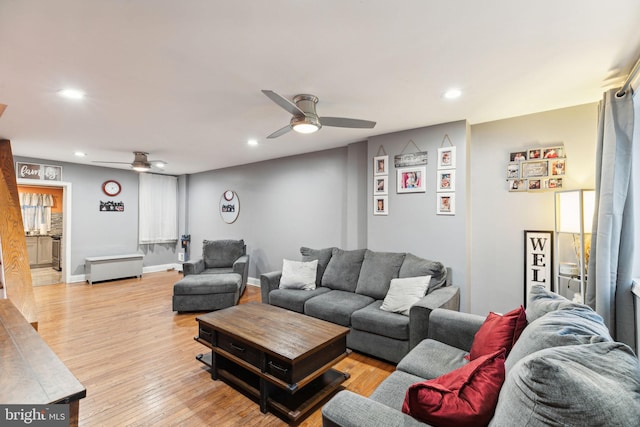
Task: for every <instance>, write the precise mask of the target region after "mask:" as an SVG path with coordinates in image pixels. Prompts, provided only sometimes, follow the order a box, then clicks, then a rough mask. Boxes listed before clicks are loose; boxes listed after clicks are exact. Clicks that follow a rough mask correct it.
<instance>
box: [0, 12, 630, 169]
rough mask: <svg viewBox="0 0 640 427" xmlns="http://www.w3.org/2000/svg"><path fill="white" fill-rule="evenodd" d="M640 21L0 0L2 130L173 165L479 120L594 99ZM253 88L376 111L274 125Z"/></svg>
mask: <svg viewBox="0 0 640 427" xmlns="http://www.w3.org/2000/svg"><path fill="white" fill-rule="evenodd" d="M639 21H640V2H639V1H638V0H608V1H606V2H605V1H602V0H562V1H558V0H538V1H521V0H487V1H473V0H466V1H463V0H447V1H445V0H441V1H432V0H402V1H396V2H391V1H388V0H366V1H365V0H322V1H311V0H270V1H259V0H254V1H249V0H226V1H220V0H183V1H176V0H109V1H104V0H56V1H51V0H0V103H4V104H8V108H7V109H6V111H5V113H4V115H3V117H2V118H1V119H0V137H2V138H7V139H10V140H11V141H12V149H13V153H14V155H18V156H28V157H36V158H42V159H51V160H60V161H67V162H75V163H91V162H93V161H96V160H102V161H122V162H130V161H132V160H133V154H132V151H134V150H140V151H148V152H150V153H151V154H150V158H152V159H153V158H158V159H163V160H166V161H167V162H168V163H169V165H168V167H167V168H166V171H167V172H168V173H171V174H176V175H178V174H184V173H194V172H199V171H204V170H211V169H218V168H223V167H228V166H233V165H238V164H246V163H252V162H256V161H261V160H266V159H272V158H277V157H283V156H287V155H293V154H299V153H305V152H311V151H317V150H322V149H327V148H333V147H339V146H344V145H346V144H349V143H352V142H357V141H364V140H366V139H367V138H368V137H370V136H372V135H380V134H385V133H389V132H395V131H399V130H404V129H411V128H416V127H422V126H428V125H432V124H437V123H445V122H450V121H455V120H462V119H467V120H469V122H470V123H472V124H474V123H481V122H486V121H491V120H496V119H501V118H507V117H514V116H519V115H523V114H528V113H534V112H539V111H546V110H551V109H556V108H561V107H567V106H572V105H579V104H584V103H589V102H595V101H598V100H599V99H600V98H601V96H602V92H603V90H605V89H606V88H610V87H615V86H616V85H619V84H620V83H621V81H622V80H624V78H625V77H626V75H627V73H628V72H629V70H630V68H631V67H632V65H633V63H634V62H635V60H636V59H637V57H638V55H639V54H640V25H638V22H639ZM65 87H75V88H80V89H82V90H84V91H86V93H87V97H86V99H85V100H83V101H81V102H78V101H70V100H66V99H62V98H60V97H59V96H57V95H56V92H57V91H58V90H60V89H62V88H65ZM450 87H459V88H460V89H462V91H463V92H464V94H463V96H462V97H461V98H460V99H458V100H456V101H450V100H445V99H443V98H442V96H441V95H442V93H443V92H444V91H445V90H446V89H448V88H450ZM261 89H270V90H274V91H276V92H279V93H280V94H282V95H284V96H286V97H288V98H289V99H291V98H292V97H293V96H294V95H296V94H298V93H312V94H315V95H317V96H318V97H319V98H320V102H319V103H318V107H317V109H318V114H319V115H320V116H323V115H324V116H342V117H350V118H359V119H367V120H373V121H377V125H376V127H375V128H374V129H342V128H330V127H324V128H322V129H321V130H320V131H319V132H317V133H315V134H312V135H300V134H297V133H295V132H289V133H288V134H286V135H284V136H282V137H280V138H277V139H272V140H267V139H266V136H267V135H269V134H270V133H271V132H273V131H275V130H277V129H279V128H281V127H283V126H285V125H286V124H287V123H288V121H289V118H290V116H289V114H288V113H287V112H286V111H284V110H283V109H281V108H280V107H278V106H277V105H276V104H274V103H273V102H272V101H271V100H269V99H268V98H267V97H266V96H264V95H263V94H262V93H261V92H260V90H261ZM250 138H255V139H257V141H258V142H259V145H258V146H256V147H250V146H248V144H247V140H248V139H250ZM76 150H80V151H84V152H86V153H87V154H88V156H87V157H86V158H85V159H78V158H76V157H74V156H73V152H74V151H76ZM123 167H125V168H126V167H127V166H126V165H123Z"/></svg>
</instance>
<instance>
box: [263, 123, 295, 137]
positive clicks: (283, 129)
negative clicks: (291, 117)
mask: <svg viewBox="0 0 640 427" xmlns="http://www.w3.org/2000/svg"><path fill="white" fill-rule="evenodd" d="M290 130H291V126H290V125H286V126H285V127H283V128H281V129H278V130H277V131H275V132H274V133H272V134H271V135H269V136H268V137H267V139H273V138H277V137H279V136H282V135H284V134H285V133H287V132H289V131H290Z"/></svg>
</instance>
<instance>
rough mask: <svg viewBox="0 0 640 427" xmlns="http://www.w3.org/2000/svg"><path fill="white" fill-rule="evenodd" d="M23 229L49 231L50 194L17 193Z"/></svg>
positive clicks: (51, 203) (51, 198) (51, 197)
mask: <svg viewBox="0 0 640 427" xmlns="http://www.w3.org/2000/svg"><path fill="white" fill-rule="evenodd" d="M18 196H19V198H20V208H21V211H22V224H23V226H24V231H32V230H35V231H40V230H42V231H45V232H49V231H51V207H52V206H53V196H52V195H51V194H39V193H19V194H18Z"/></svg>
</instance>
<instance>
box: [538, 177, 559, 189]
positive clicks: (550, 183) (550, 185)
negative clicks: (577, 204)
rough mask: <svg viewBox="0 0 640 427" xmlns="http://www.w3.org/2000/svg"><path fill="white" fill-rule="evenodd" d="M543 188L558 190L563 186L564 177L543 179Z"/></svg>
mask: <svg viewBox="0 0 640 427" xmlns="http://www.w3.org/2000/svg"><path fill="white" fill-rule="evenodd" d="M542 188H544V189H545V190H557V189H558V188H562V178H547V179H544V180H542Z"/></svg>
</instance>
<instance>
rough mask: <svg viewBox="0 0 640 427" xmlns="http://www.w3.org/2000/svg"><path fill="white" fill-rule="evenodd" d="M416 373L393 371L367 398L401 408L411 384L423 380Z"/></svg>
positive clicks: (397, 408)
mask: <svg viewBox="0 0 640 427" xmlns="http://www.w3.org/2000/svg"><path fill="white" fill-rule="evenodd" d="M423 380H424V378H420V377H418V376H416V375H412V374H409V373H406V372H402V371H394V372H392V373H391V375H389V376H388V377H387V378H385V379H384V381H382V382H381V383H380V385H379V386H378V387H377V388H376V389H375V390H374V391H373V393H371V396H369V398H370V399H371V400H375V401H376V402H378V403H382V404H384V405H387V406H388V407H390V408H393V409H396V410H398V411H401V410H402V404H403V403H404V396H405V394H406V393H407V390H408V389H409V387H411V385H412V384H415V383H417V382H420V381H423Z"/></svg>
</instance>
